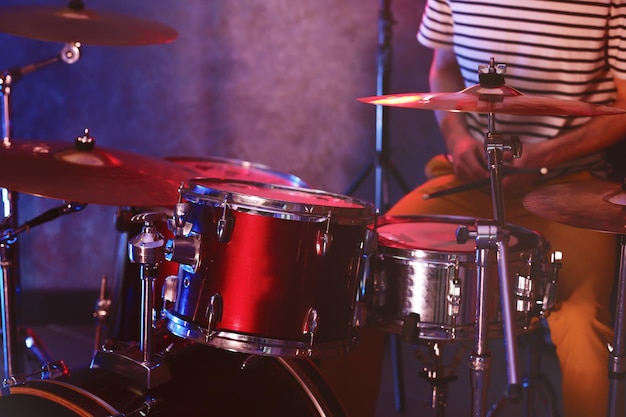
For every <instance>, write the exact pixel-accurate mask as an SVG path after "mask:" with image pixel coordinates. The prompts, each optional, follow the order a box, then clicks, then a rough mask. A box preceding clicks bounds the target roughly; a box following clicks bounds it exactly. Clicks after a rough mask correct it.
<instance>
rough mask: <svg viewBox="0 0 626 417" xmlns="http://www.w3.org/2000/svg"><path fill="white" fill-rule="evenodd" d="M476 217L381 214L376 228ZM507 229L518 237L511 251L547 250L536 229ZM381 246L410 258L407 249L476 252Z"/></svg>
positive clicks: (462, 222) (470, 221)
mask: <svg viewBox="0 0 626 417" xmlns="http://www.w3.org/2000/svg"><path fill="white" fill-rule="evenodd" d="M475 220H476V219H475V218H472V217H465V216H452V215H430V216H429V215H396V216H393V215H391V216H390V215H386V216H381V217H379V218H378V219H377V221H376V229H377V230H378V229H380V228H381V227H382V226H386V225H389V224H397V223H416V222H417V223H426V222H433V223H435V222H438V223H445V224H458V225H459V226H460V225H473V224H474V222H475ZM505 229H506V230H507V231H509V232H510V233H512V234H515V233H516V232H518V234H515V237H516V238H517V242H516V243H515V244H513V245H511V246H509V251H511V252H515V251H519V250H524V249H532V250H539V251H540V252H542V253H543V252H545V250H546V247H547V246H548V243H547V241H546V240H545V238H544V237H543V236H541V235H540V234H539V233H537V232H536V231H534V230H532V229H529V228H527V227H523V226H519V225H516V224H513V223H507V224H506V225H505ZM385 241H390V239H385ZM379 246H384V247H385V248H386V249H393V252H392V253H402V252H403V253H404V254H405V255H404V256H406V257H407V259H408V257H409V256H410V255H408V254H406V253H407V251H410V252H411V254H412V253H414V252H415V251H418V252H424V253H429V254H431V253H441V254H444V253H448V254H450V253H452V254H474V253H475V252H474V251H454V250H439V249H432V248H415V247H408V246H407V247H398V246H385V245H384V244H382V243H379Z"/></svg>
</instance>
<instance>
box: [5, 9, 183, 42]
mask: <svg viewBox="0 0 626 417" xmlns="http://www.w3.org/2000/svg"><path fill="white" fill-rule="evenodd" d="M0 32H3V33H8V34H11V35H16V36H21V37H24V38H30V39H37V40H42V41H50V42H61V43H70V42H80V43H82V44H86V45H104V46H131V45H150V44H159V43H167V42H171V41H173V40H174V39H176V38H177V37H178V33H177V32H176V31H175V30H174V29H172V28H170V27H168V26H166V25H164V24H162V23H158V22H153V21H150V20H146V19H142V18H139V17H133V16H126V15H122V14H117V13H110V12H96V11H93V10H89V9H87V8H85V7H84V6H83V5H82V3H81V2H77V1H72V2H70V5H69V6H68V7H55V6H44V5H42V6H7V7H0Z"/></svg>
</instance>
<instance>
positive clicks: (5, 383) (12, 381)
mask: <svg viewBox="0 0 626 417" xmlns="http://www.w3.org/2000/svg"><path fill="white" fill-rule="evenodd" d="M69 374H70V368H69V367H68V366H67V365H66V364H65V362H63V361H55V362H50V363H46V364H44V365H43V366H42V367H41V368H40V369H39V370H38V371H35V372H33V373H31V374H28V375H24V376H19V377H16V376H10V377H8V378H5V379H4V380H2V391H3V395H4V392H5V391H7V389H8V390H10V387H12V386H14V385H18V384H22V383H24V382H26V381H27V380H29V379H32V378H33V377H35V376H37V377H38V379H46V380H52V379H58V378H60V377H62V376H68V375H69Z"/></svg>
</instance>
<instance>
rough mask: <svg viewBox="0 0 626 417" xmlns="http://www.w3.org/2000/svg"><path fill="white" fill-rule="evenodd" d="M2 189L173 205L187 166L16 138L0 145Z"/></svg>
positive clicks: (117, 203)
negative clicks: (9, 142) (7, 144)
mask: <svg viewBox="0 0 626 417" xmlns="http://www.w3.org/2000/svg"><path fill="white" fill-rule="evenodd" d="M0 166H2V169H1V170H0V187H3V188H6V189H9V190H12V191H16V192H21V193H26V194H32V195H36V196H40V197H48V198H56V199H59V200H65V201H73V202H77V203H89V204H104V205H115V206H132V207H147V206H169V205H174V204H176V202H177V201H178V188H179V186H180V184H181V182H182V181H187V180H189V179H190V178H193V177H195V176H196V173H195V172H194V171H192V170H190V169H188V168H186V167H183V166H181V165H177V164H174V163H172V162H168V161H165V160H160V159H153V158H150V157H147V156H141V155H137V154H133V153H129V152H124V151H119V150H114V149H105V148H102V147H98V146H94V147H93V149H80V147H78V146H76V145H73V144H71V143H65V142H60V141H52V142H46V141H21V140H13V141H12V143H11V145H10V146H8V147H7V146H6V145H2V144H0Z"/></svg>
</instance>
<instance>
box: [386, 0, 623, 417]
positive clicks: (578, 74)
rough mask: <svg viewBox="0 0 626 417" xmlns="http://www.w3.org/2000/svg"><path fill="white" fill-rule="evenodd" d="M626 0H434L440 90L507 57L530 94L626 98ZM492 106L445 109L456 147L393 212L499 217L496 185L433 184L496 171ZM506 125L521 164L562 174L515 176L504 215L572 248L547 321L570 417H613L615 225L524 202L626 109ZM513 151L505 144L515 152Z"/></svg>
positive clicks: (579, 169) (618, 124) (431, 12)
mask: <svg viewBox="0 0 626 417" xmlns="http://www.w3.org/2000/svg"><path fill="white" fill-rule="evenodd" d="M621 3H622V1H621V0H620V1H617V2H615V1H610V0H597V1H594V2H591V3H576V2H574V3H567V7H564V3H563V2H560V1H541V2H538V1H533V2H519V3H518V2H502V1H496V0H484V1H481V2H480V3H477V2H461V1H455V0H428V1H427V4H426V8H425V11H424V15H423V18H422V23H421V26H420V29H419V32H418V35H417V37H418V40H419V42H420V43H422V44H423V45H425V46H427V47H430V48H433V49H434V55H433V60H432V63H431V70H430V75H429V81H430V87H431V90H432V91H434V92H455V91H460V90H462V89H463V88H465V87H469V86H472V85H476V84H478V83H479V79H478V66H479V65H481V64H486V63H489V61H490V58H491V57H495V59H496V62H499V63H504V64H506V84H507V85H508V86H510V87H514V88H516V89H519V90H520V91H521V92H522V93H523V94H528V95H530V94H532V95H539V96H545V97H555V98H559V99H572V100H576V101H586V102H591V103H595V104H605V105H613V106H615V107H626V43H625V42H622V41H621V40H622V39H624V36H626V30H625V29H624V28H625V27H626V16H625V15H624V13H623V10H621V9H620V8H619V6H620V5H621ZM487 116H488V115H486V114H478V113H470V112H468V113H455V112H445V111H442V112H437V113H436V117H437V121H438V123H439V125H440V128H441V132H442V133H443V137H444V139H445V144H446V147H447V150H448V154H447V155H439V156H436V157H434V158H433V159H432V160H431V161H429V162H428V163H427V165H426V168H425V171H426V175H427V176H428V178H429V180H428V181H427V182H426V183H425V184H423V185H421V186H419V187H417V188H416V189H415V190H413V191H412V192H411V193H409V194H408V195H406V196H405V197H404V198H402V199H401V200H400V201H399V202H398V203H397V204H396V205H395V206H394V207H392V208H391V210H389V212H388V213H387V214H389V215H404V214H442V215H443V214H445V215H460V216H470V217H475V218H493V216H494V214H493V210H492V207H493V204H492V199H491V194H490V190H489V188H488V187H483V188H478V189H473V190H471V191H467V192H460V193H456V194H452V195H448V196H446V197H439V198H433V199H427V200H424V199H423V196H424V195H425V194H430V193H433V192H435V191H438V190H443V189H448V188H451V187H454V186H458V185H460V184H464V183H471V182H474V181H478V180H484V179H487V178H489V173H488V171H487V169H486V166H487V163H486V161H485V152H484V145H483V139H484V137H485V133H486V132H487V129H488V125H487ZM495 116H496V117H495V120H496V123H495V124H496V131H497V132H498V133H501V134H503V135H505V136H511V135H517V136H519V137H520V139H521V141H522V143H523V149H522V156H521V158H519V159H513V160H510V161H506V162H505V163H507V164H509V166H510V167H512V168H537V169H538V168H542V167H546V168H548V169H549V172H550V173H552V175H547V176H546V177H542V178H540V177H539V175H538V174H537V175H528V174H524V175H512V174H511V175H507V176H505V178H504V181H503V184H504V193H505V196H506V201H505V213H506V218H505V220H506V221H507V222H509V223H513V224H517V225H521V226H524V227H527V228H531V229H534V230H537V231H538V232H540V233H541V234H542V235H543V236H544V237H545V238H546V239H547V240H548V241H549V242H550V243H551V245H552V248H553V249H555V250H559V251H562V252H563V268H562V270H561V273H560V275H559V283H558V291H557V294H558V295H557V305H556V306H555V308H554V309H553V311H551V312H550V314H549V316H548V318H547V322H548V325H549V330H550V335H551V339H552V342H553V343H554V345H555V346H556V353H557V355H558V358H559V362H560V365H561V371H562V380H563V383H562V384H563V386H562V392H563V403H564V404H563V409H564V414H565V417H575V416H581V417H582V416H586V417H589V416H602V415H605V414H606V409H607V399H608V374H607V366H608V365H607V364H608V349H607V344H608V343H610V342H611V341H612V328H611V327H610V320H611V314H610V311H609V301H610V300H609V298H610V292H611V288H612V283H613V279H614V275H615V267H616V256H615V253H616V247H617V246H616V238H615V235H611V234H603V233H600V232H596V231H592V230H585V229H579V228H573V227H570V226H566V225H562V224H557V223H554V222H551V221H549V220H546V219H543V218H539V217H537V216H535V215H533V214H531V213H529V212H528V211H526V210H525V209H524V208H523V206H522V198H523V197H524V196H525V195H526V194H527V193H528V192H530V191H531V190H533V189H535V188H536V187H541V186H544V185H547V184H554V183H564V182H568V183H569V182H575V181H584V180H588V179H591V178H592V175H591V174H590V172H589V171H590V168H592V167H594V166H596V165H597V164H599V163H600V162H601V157H602V150H603V149H604V148H606V147H608V146H610V145H612V144H615V143H617V142H618V141H619V140H620V138H622V137H624V136H625V134H626V116H599V117H593V118H588V117H555V116H549V115H533V116H530V115H529V116H521V115H511V114H496V115H495ZM509 154H510V153H505V157H506V159H509V158H510V155H509Z"/></svg>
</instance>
